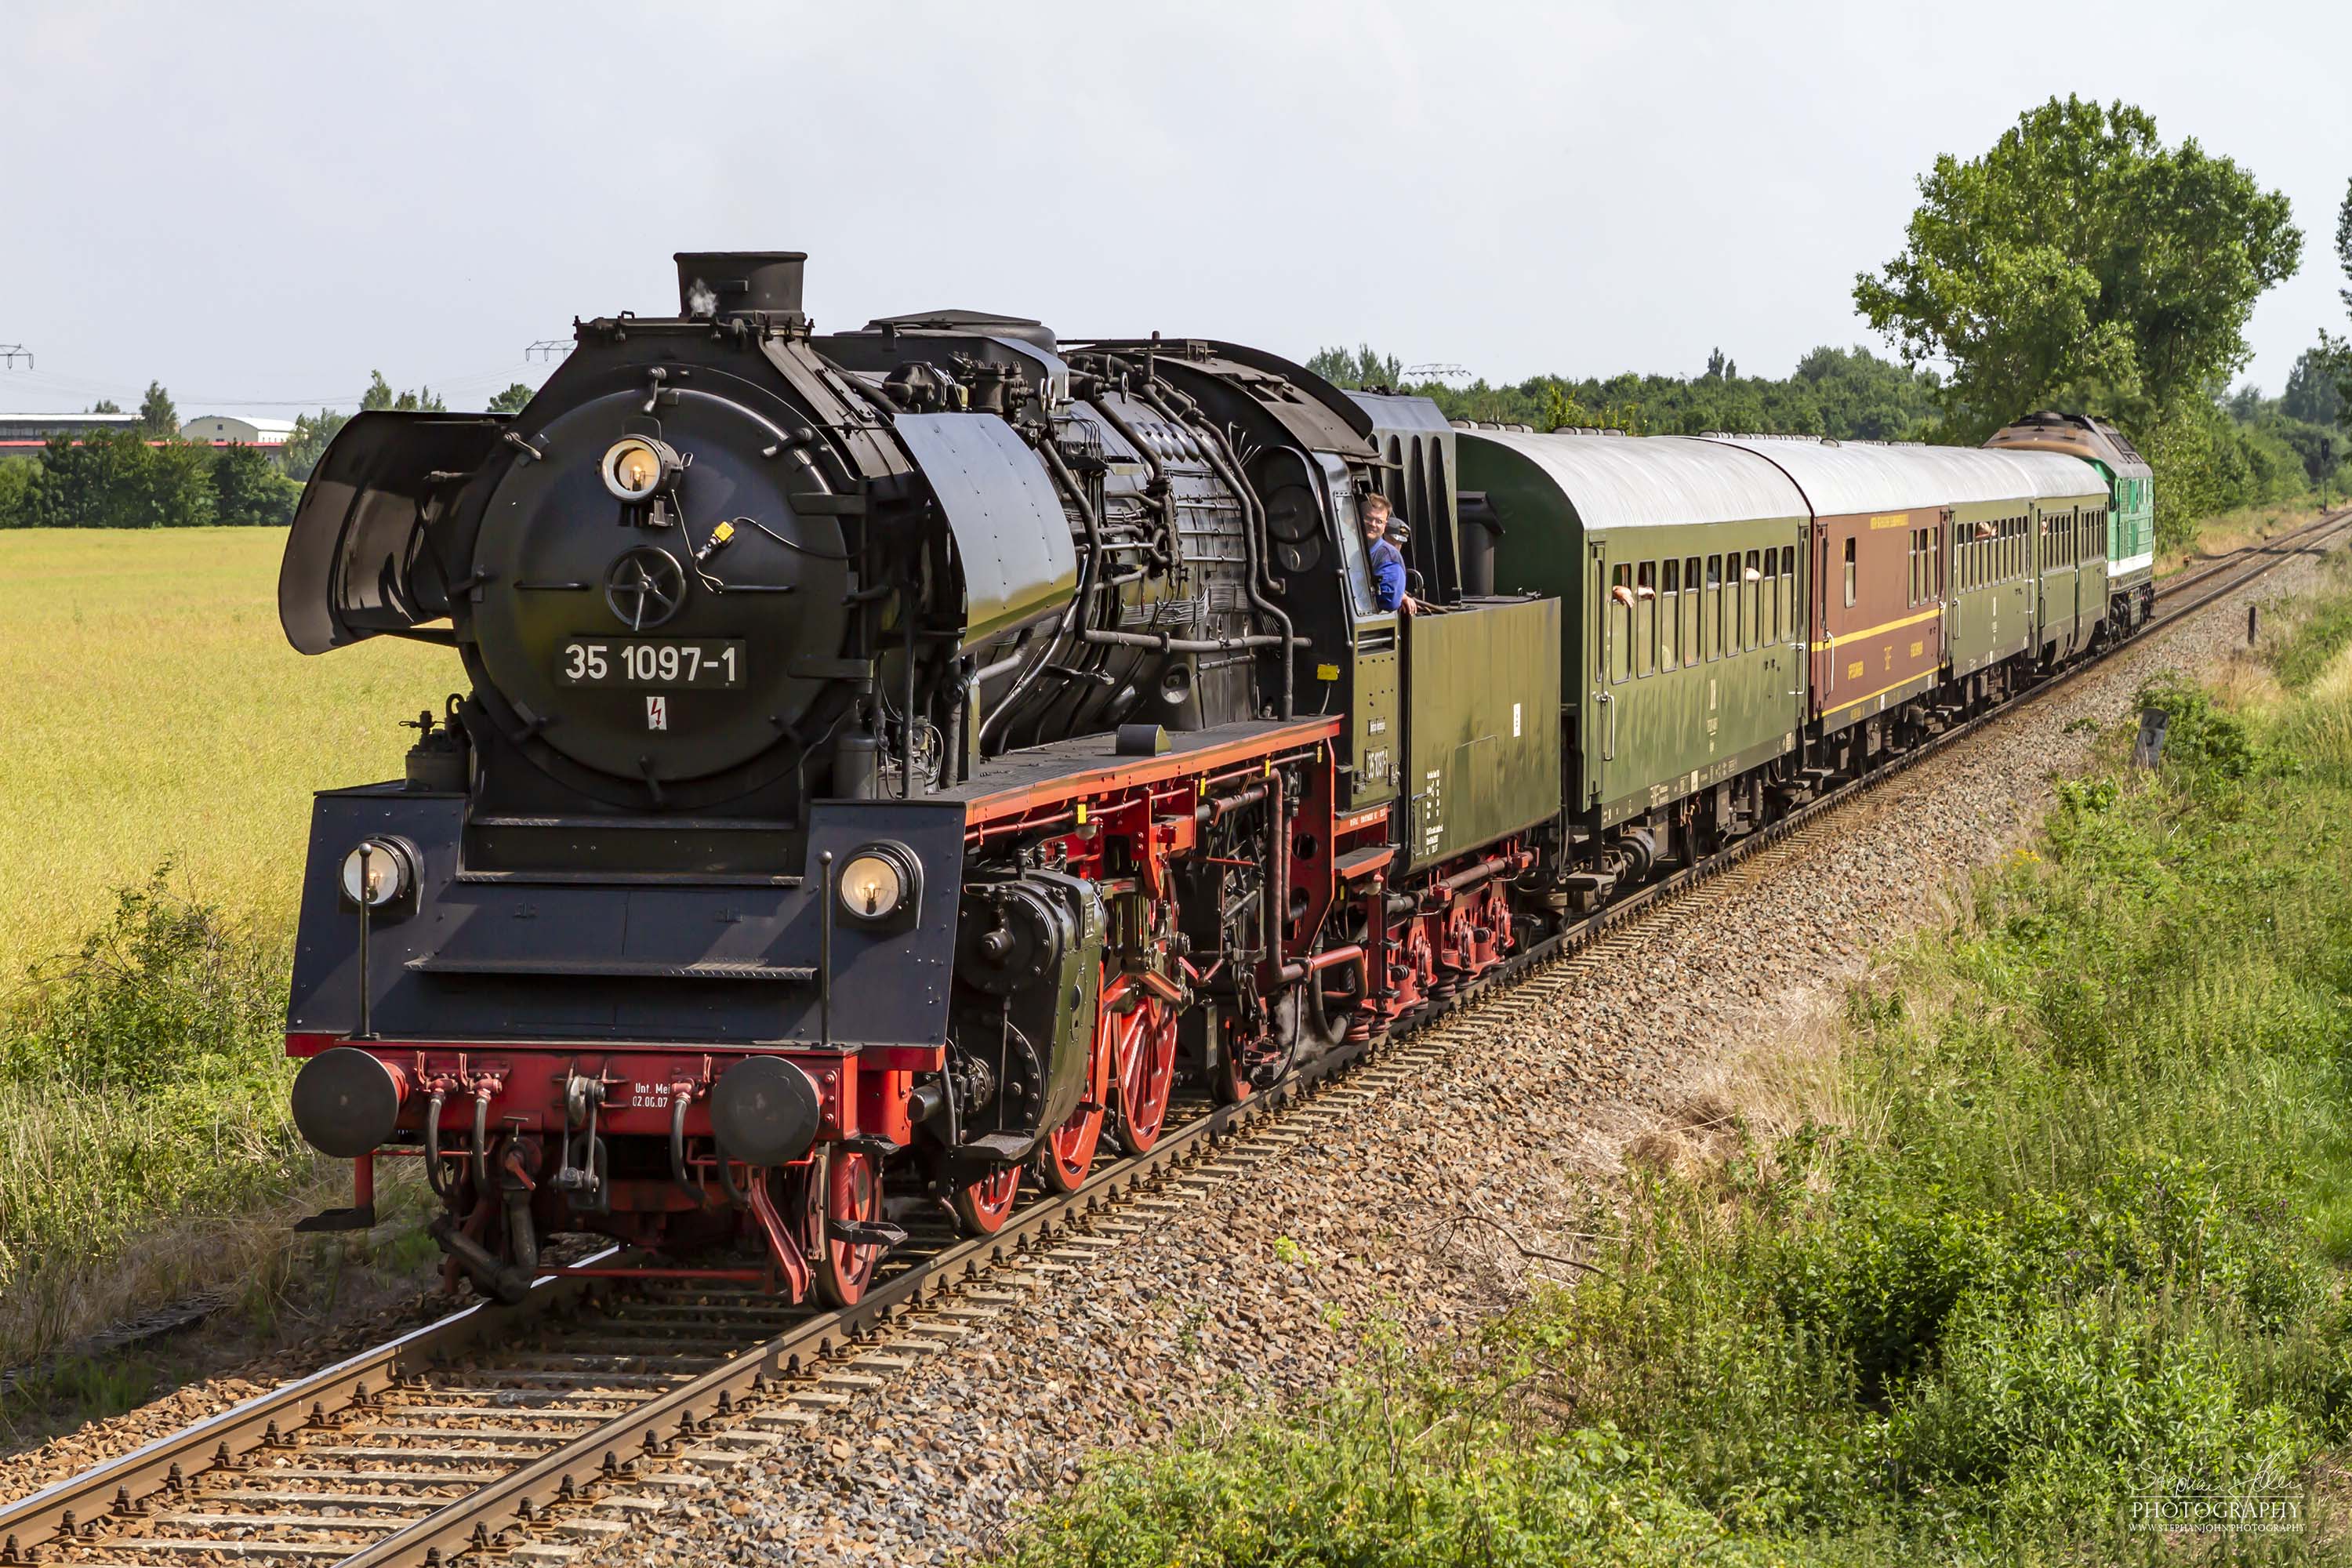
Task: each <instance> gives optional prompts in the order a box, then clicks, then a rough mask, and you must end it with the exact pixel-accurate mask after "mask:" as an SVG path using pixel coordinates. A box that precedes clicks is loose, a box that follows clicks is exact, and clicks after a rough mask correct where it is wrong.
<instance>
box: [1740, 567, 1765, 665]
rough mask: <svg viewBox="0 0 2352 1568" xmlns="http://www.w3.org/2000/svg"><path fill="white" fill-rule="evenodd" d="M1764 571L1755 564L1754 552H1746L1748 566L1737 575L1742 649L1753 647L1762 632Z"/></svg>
mask: <svg viewBox="0 0 2352 1568" xmlns="http://www.w3.org/2000/svg"><path fill="white" fill-rule="evenodd" d="M1763 586H1764V569H1763V568H1762V567H1761V566H1759V564H1758V563H1757V560H1756V552H1754V551H1753V550H1751V551H1749V552H1748V564H1747V566H1746V567H1745V568H1744V569H1742V571H1741V572H1740V574H1739V598H1740V614H1739V629H1740V630H1741V631H1743V632H1745V633H1746V634H1747V639H1748V640H1747V641H1745V642H1743V643H1741V644H1740V647H1755V646H1756V643H1757V640H1758V634H1759V632H1761V631H1762V630H1763V619H1764V617H1763V616H1762V615H1761V614H1760V612H1761V610H1762V609H1763V604H1764V597H1763V594H1762V593H1761V589H1762V588H1763Z"/></svg>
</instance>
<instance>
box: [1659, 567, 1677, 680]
mask: <svg viewBox="0 0 2352 1568" xmlns="http://www.w3.org/2000/svg"><path fill="white" fill-rule="evenodd" d="M1682 587H1683V563H1681V562H1679V561H1669V562H1667V563H1665V564H1664V565H1663V566H1661V567H1659V568H1658V668H1660V669H1662V670H1666V669H1672V668H1675V633H1676V632H1678V631H1680V630H1681V629H1682V616H1683V595H1682Z"/></svg>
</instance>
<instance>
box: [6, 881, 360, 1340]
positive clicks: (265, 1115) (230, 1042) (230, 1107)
mask: <svg viewBox="0 0 2352 1568" xmlns="http://www.w3.org/2000/svg"><path fill="white" fill-rule="evenodd" d="M168 869H169V868H165V870H164V871H160V872H158V873H157V874H156V875H155V877H154V878H153V879H151V880H150V882H149V883H148V884H147V885H146V886H144V887H142V888H137V889H124V890H122V891H121V894H120V895H119V896H118V900H117V903H116V908H115V911H114V914H113V916H112V917H111V918H110V920H109V921H107V922H106V923H105V924H104V925H103V926H102V927H101V928H100V930H98V931H95V932H93V933H92V934H91V936H90V937H89V940H88V941H87V942H85V943H84V944H83V946H82V948H81V950H80V951H79V952H77V953H76V954H74V955H73V956H72V957H70V958H69V959H67V960H65V961H64V962H62V963H58V964H55V965H52V966H48V967H47V968H46V969H43V970H39V971H37V973H36V974H35V976H34V978H33V980H32V983H31V984H30V985H29V986H28V987H27V988H26V990H25V991H24V992H23V993H21V994H19V995H18V996H17V997H16V999H15V1002H14V1005H13V1007H12V1008H11V1010H10V1011H9V1012H8V1013H7V1014H5V1015H0V1297H5V1295H7V1294H8V1292H9V1291H10V1290H11V1289H19V1288H21V1287H23V1286H24V1284H25V1283H26V1278H27V1276H28V1275H29V1274H31V1273H33V1272H36V1271H39V1270H44V1269H47V1270H65V1271H68V1272H70V1271H72V1270H74V1269H77V1268H87V1267H88V1266H89V1265H90V1264H91V1263H92V1262H93V1261H94V1260H97V1259H100V1258H103V1257H104V1256H105V1255H106V1254H107V1253H108V1252H109V1251H110V1249H111V1248H113V1247H117V1246H118V1245H120V1244H121V1242H122V1241H123V1240H124V1239H125V1238H126V1237H131V1236H133V1235H136V1234H138V1233H139V1232H141V1231H142V1230H143V1229H145V1228H147V1227H150V1226H154V1225H156V1224H158V1223H160V1222H163V1221H165V1220H168V1219H170V1218H172V1217H173V1216H175V1215H185V1214H191V1213H204V1212H220V1211H223V1210H234V1209H236V1208H237V1207H239V1206H242V1205H247V1204H249V1203H252V1202H255V1201H257V1200H259V1199H261V1198H264V1197H267V1196H269V1195H272V1194H278V1193H281V1192H284V1191H286V1190H287V1189H289V1187H290V1186H291V1185H292V1184H294V1183H295V1182H296V1181H298V1180H299V1179H300V1178H301V1177H302V1176H303V1175H305V1174H307V1173H309V1172H310V1171H311V1170H312V1169H314V1168H315V1159H314V1157H313V1156H312V1155H311V1154H310V1152H309V1151H308V1150H307V1149H306V1148H305V1147H304V1146H303V1145H302V1143H301V1141H300V1139H299V1136H298V1135H297V1134H296V1133H295V1131H294V1130H293V1126H292V1121H291V1116H290V1112H289V1108H288V1100H287V1090H288V1087H289V1083H290V1081H291V1078H292V1068H291V1064H289V1062H288V1061H287V1060H286V1059H285V1057H284V1043H285V1042H284V1036H283V1033H282V1030H283V1026H284V1019H285V1010H286V986H285V980H284V973H285V965H284V962H283V954H282V953H279V952H272V951H270V950H269V949H268V948H266V947H265V946H263V945H262V944H260V943H258V942H256V941H254V940H253V939H252V938H251V937H250V936H248V935H247V934H246V933H243V932H241V931H236V930H233V929H231V928H229V927H227V926H226V924H225V923H224V922H223V921H221V919H220V917H219V915H218V913H217V911H215V910H213V909H211V908H210V907H208V906H206V905H205V904H202V903H199V902H196V901H194V900H191V899H189V898H187V897H185V896H184V895H183V894H181V893H178V892H175V891H174V890H173V889H172V887H171V885H170V880H169V877H168Z"/></svg>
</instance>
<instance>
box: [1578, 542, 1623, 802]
mask: <svg viewBox="0 0 2352 1568" xmlns="http://www.w3.org/2000/svg"><path fill="white" fill-rule="evenodd" d="M1589 564H1590V566H1591V570H1590V571H1588V572H1587V573H1586V574H1585V578H1586V581H1588V582H1590V583H1591V584H1592V626H1593V637H1592V655H1593V657H1592V717H1593V726H1592V729H1593V736H1592V744H1593V745H1594V747H1596V748H1597V751H1598V754H1599V756H1600V758H1601V761H1602V762H1612V761H1614V760H1615V759H1616V756H1617V696H1618V694H1617V691H1616V687H1617V686H1618V685H1619V684H1621V683H1622V682H1623V681H1624V680H1625V679H1626V678H1627V677H1628V676H1630V675H1631V674H1632V673H1633V606H1632V605H1630V604H1621V603H1620V602H1619V601H1618V600H1617V599H1616V598H1615V597H1613V596H1612V595H1611V593H1610V586H1611V584H1610V581H1609V563H1608V559H1607V552H1606V551H1605V550H1604V549H1603V547H1602V546H1601V545H1599V544H1594V545H1592V546H1591V562H1590V563H1589ZM1621 621H1622V625H1621V624H1620V623H1621ZM1591 776H1592V799H1593V802H1594V803H1595V804H1598V803H1599V802H1600V801H1601V800H1603V799H1605V798H1606V794H1605V788H1604V786H1603V784H1602V783H1601V770H1600V769H1599V768H1594V769H1593V770H1592V775H1591Z"/></svg>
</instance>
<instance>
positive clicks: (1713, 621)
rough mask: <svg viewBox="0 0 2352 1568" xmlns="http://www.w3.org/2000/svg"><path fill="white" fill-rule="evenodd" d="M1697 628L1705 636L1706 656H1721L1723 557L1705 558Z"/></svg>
mask: <svg viewBox="0 0 2352 1568" xmlns="http://www.w3.org/2000/svg"><path fill="white" fill-rule="evenodd" d="M1699 629H1700V631H1701V632H1702V633H1703V634H1704V635H1705V637H1706V657H1707V658H1722V657H1723V557H1722V556H1720V555H1710V556H1708V557H1707V558H1706V607H1705V608H1704V609H1702V610H1701V611H1700V612H1699Z"/></svg>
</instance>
